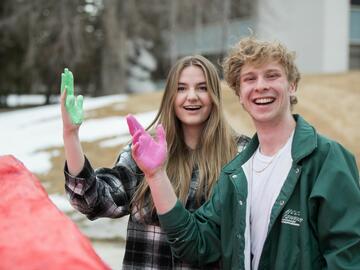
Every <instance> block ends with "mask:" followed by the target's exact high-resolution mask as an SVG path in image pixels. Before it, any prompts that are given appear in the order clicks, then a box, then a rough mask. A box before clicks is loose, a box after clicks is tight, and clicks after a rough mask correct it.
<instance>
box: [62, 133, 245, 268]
mask: <svg viewBox="0 0 360 270" xmlns="http://www.w3.org/2000/svg"><path fill="white" fill-rule="evenodd" d="M248 141H249V138H248V137H246V136H240V137H239V139H238V151H239V152H240V151H241V150H242V149H243V148H244V146H245V145H246V143H247V142H248ZM64 173H65V191H66V194H67V195H68V198H69V200H70V203H71V204H72V206H73V207H74V208H75V209H77V210H78V211H80V212H81V213H83V214H85V215H86V216H87V217H88V218H89V219H90V220H94V219H96V218H99V217H110V218H117V217H122V216H125V215H130V217H129V222H128V227H127V238H126V248H125V256H124V259H123V269H219V268H220V263H219V262H215V263H213V264H211V265H206V266H197V265H190V264H187V263H185V262H183V261H180V260H179V259H177V258H175V257H174V256H173V255H172V253H171V248H170V245H169V244H168V242H167V238H166V234H165V233H164V232H163V231H162V230H161V228H160V227H159V222H158V218H157V215H156V213H151V209H149V208H148V207H144V209H141V210H142V213H143V217H142V219H141V218H140V214H139V211H138V209H134V208H133V209H131V208H130V200H131V198H132V197H133V194H134V192H135V190H136V188H137V187H138V185H139V183H140V182H141V181H143V173H142V172H141V170H140V169H139V168H138V167H137V165H136V163H135V161H134V160H133V159H132V156H131V149H130V146H129V145H128V146H126V147H125V148H124V150H123V151H122V152H121V154H120V155H119V157H118V159H117V161H116V164H115V166H114V167H113V168H112V169H110V168H99V169H96V170H94V169H93V168H92V166H91V164H90V162H89V161H88V159H87V158H85V164H84V168H83V170H82V171H81V172H80V173H79V175H77V176H72V175H70V174H69V172H68V169H67V165H66V164H65V170H64ZM197 182H198V169H197V168H194V170H193V172H192V177H191V184H190V189H189V194H188V200H187V202H186V208H187V209H188V210H190V211H191V212H193V211H195V210H196V209H197V208H198V207H199V205H197V203H196V200H195V192H196V188H197ZM149 198H150V194H149ZM204 201H205V196H203V197H202V200H201V204H202V203H204ZM144 219H145V220H144Z"/></svg>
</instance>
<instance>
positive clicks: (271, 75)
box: [267, 73, 280, 79]
mask: <svg viewBox="0 0 360 270" xmlns="http://www.w3.org/2000/svg"><path fill="white" fill-rule="evenodd" d="M279 76H280V75H279V74H278V73H270V74H268V75H267V77H268V78H270V79H275V78H278V77H279Z"/></svg>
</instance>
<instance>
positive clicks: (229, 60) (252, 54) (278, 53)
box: [222, 36, 300, 106]
mask: <svg viewBox="0 0 360 270" xmlns="http://www.w3.org/2000/svg"><path fill="white" fill-rule="evenodd" d="M269 61H276V62H278V63H279V64H280V65H282V66H283V67H284V70H285V74H286V76H287V79H288V81H289V82H290V83H294V85H295V89H296V88H297V86H298V83H299V81H300V73H299V70H298V68H297V66H296V64H295V53H294V52H291V51H289V50H288V49H287V48H286V47H285V46H284V45H283V44H281V43H279V42H267V41H260V40H258V39H256V38H255V37H254V36H250V37H246V38H243V39H241V40H240V41H239V42H238V43H237V44H236V45H235V46H234V47H233V48H232V49H231V50H230V52H229V53H228V55H227V57H225V59H224V61H223V63H222V66H223V69H224V79H225V80H226V82H227V83H228V85H229V86H230V88H231V89H232V90H234V92H235V94H236V95H239V91H240V73H241V69H242V67H243V66H244V65H245V64H248V63H250V64H252V65H255V66H260V65H262V64H264V63H267V62H269ZM296 103H297V97H296V96H294V95H292V96H290V104H291V106H293V105H295V104H296Z"/></svg>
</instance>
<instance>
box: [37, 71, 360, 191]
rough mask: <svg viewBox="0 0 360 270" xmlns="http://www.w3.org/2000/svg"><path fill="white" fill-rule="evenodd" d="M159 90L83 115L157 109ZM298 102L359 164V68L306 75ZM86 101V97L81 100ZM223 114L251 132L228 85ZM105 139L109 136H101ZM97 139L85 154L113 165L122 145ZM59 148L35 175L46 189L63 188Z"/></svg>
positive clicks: (97, 162) (298, 108) (303, 112)
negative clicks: (43, 171) (108, 144)
mask: <svg viewBox="0 0 360 270" xmlns="http://www.w3.org/2000/svg"><path fill="white" fill-rule="evenodd" d="M161 96H162V92H156V93H146V94H137V95H133V96H130V97H129V99H128V101H126V105H125V106H124V107H123V108H119V107H118V106H116V105H117V104H113V105H110V106H107V107H103V108H99V109H96V110H92V111H89V112H87V113H86V118H102V117H108V116H114V115H119V116H124V115H126V114H128V113H133V114H135V113H140V112H146V111H150V110H157V109H158V107H159V105H160V99H161ZM297 96H298V99H299V103H298V104H297V105H295V109H294V112H296V113H300V114H301V115H303V116H304V117H305V119H307V120H308V121H309V122H310V123H312V124H313V125H314V126H315V127H316V128H317V129H318V131H319V132H320V133H322V134H324V135H326V136H327V137H330V138H333V139H335V140H337V141H339V142H341V143H342V144H343V145H344V146H345V147H346V148H348V149H349V150H350V151H351V152H352V153H354V154H355V156H356V159H357V163H358V166H360V147H359V146H358V144H359V141H360V125H359V119H360V108H359V106H358V105H357V102H359V101H360V71H352V72H349V73H344V74H326V75H306V76H303V79H302V81H301V83H300V85H299V89H298V93H297ZM85 102H86V101H85ZM224 109H225V114H226V117H227V119H228V120H229V122H230V123H231V124H232V126H233V127H234V128H235V129H236V130H237V131H239V132H240V133H244V134H247V135H249V136H251V135H252V134H253V133H254V127H253V125H252V122H251V119H250V118H249V116H248V115H247V114H246V113H245V112H244V110H243V109H242V108H241V106H240V105H239V101H238V98H237V97H236V96H235V95H234V93H233V92H232V91H231V90H229V89H228V88H226V87H224ZM105 139H109V138H104V139H103V140H105ZM101 141H102V140H98V141H95V142H92V143H83V148H84V151H85V153H86V155H87V156H88V157H89V159H90V160H91V162H92V165H93V166H94V167H102V166H107V167H110V166H112V165H113V163H114V161H115V159H116V157H117V155H118V153H119V151H120V150H121V148H122V145H118V146H115V147H107V148H102V147H99V143H100V142H101ZM53 150H59V152H60V154H59V155H58V156H56V157H53V159H52V165H53V166H52V169H51V170H50V171H49V172H48V173H47V174H43V175H38V177H39V179H40V180H41V181H42V182H44V183H45V186H46V188H47V190H48V192H49V193H55V192H58V193H63V192H64V188H63V185H64V177H63V166H64V151H63V149H62V148H57V149H54V148H51V149H48V151H53Z"/></svg>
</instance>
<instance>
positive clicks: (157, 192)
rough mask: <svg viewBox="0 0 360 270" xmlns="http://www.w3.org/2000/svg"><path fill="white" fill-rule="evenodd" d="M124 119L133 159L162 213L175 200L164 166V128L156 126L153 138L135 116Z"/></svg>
mask: <svg viewBox="0 0 360 270" xmlns="http://www.w3.org/2000/svg"><path fill="white" fill-rule="evenodd" d="M126 120H127V124H128V127H129V131H130V134H131V136H132V138H133V145H132V156H133V159H134V160H135V161H136V163H137V165H138V166H139V168H140V169H141V170H142V171H143V172H144V175H145V179H146V181H147V182H148V184H149V187H150V190H151V194H152V197H153V201H154V205H155V207H156V210H157V212H158V214H164V213H166V212H168V211H169V210H171V209H172V208H173V207H174V206H175V204H176V201H177V197H176V194H175V192H174V189H173V187H172V185H171V183H170V180H169V178H168V176H167V174H166V170H165V168H164V164H165V162H166V156H167V144H166V138H165V131H164V128H163V127H162V125H158V126H157V128H156V138H155V139H154V138H152V137H151V136H150V135H149V133H147V132H146V131H145V130H144V128H143V127H142V126H141V125H140V123H139V122H138V121H137V120H136V119H135V117H133V116H132V115H128V116H127V117H126Z"/></svg>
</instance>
